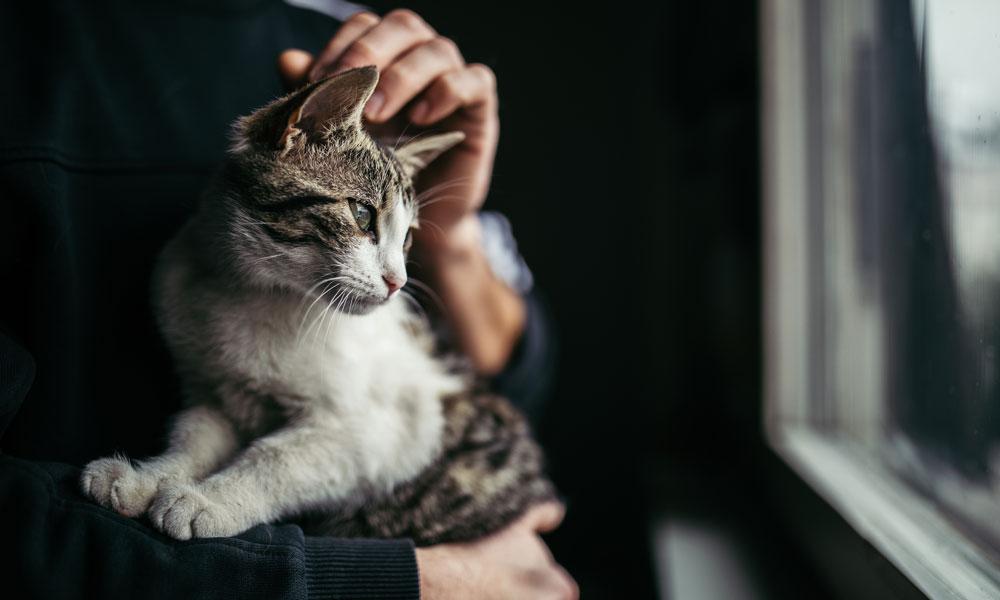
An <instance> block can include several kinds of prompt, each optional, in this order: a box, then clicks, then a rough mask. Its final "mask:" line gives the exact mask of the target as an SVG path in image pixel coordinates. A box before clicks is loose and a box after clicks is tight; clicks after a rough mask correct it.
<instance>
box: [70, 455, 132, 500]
mask: <svg viewBox="0 0 1000 600" xmlns="http://www.w3.org/2000/svg"><path fill="white" fill-rule="evenodd" d="M134 472H135V469H134V468H133V467H132V465H131V464H130V463H129V462H128V460H126V459H124V458H119V457H116V456H113V457H109V458H101V459H98V460H95V461H93V462H91V463H90V464H88V465H87V466H86V467H84V469H83V475H82V476H81V477H80V486H81V487H82V488H83V493H84V495H86V496H88V497H89V498H91V499H92V500H93V501H94V502H97V503H98V504H100V505H101V506H104V507H107V508H112V506H111V487H112V486H113V485H114V483H115V482H116V481H118V480H119V479H121V478H122V477H124V476H126V475H127V474H129V473H134Z"/></svg>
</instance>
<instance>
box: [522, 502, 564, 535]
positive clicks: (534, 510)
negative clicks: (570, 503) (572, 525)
mask: <svg viewBox="0 0 1000 600" xmlns="http://www.w3.org/2000/svg"><path fill="white" fill-rule="evenodd" d="M565 516H566V507H565V506H563V504H562V503H561V502H555V501H551V502H546V503H545V504H539V505H537V506H533V507H531V508H530V509H528V512H526V513H524V516H522V517H521V519H520V521H519V523H520V524H521V525H524V526H525V527H528V528H529V529H531V530H532V531H537V532H539V533H547V532H549V531H553V530H554V529H555V528H557V527H559V524H560V523H562V521H563V518H564V517H565Z"/></svg>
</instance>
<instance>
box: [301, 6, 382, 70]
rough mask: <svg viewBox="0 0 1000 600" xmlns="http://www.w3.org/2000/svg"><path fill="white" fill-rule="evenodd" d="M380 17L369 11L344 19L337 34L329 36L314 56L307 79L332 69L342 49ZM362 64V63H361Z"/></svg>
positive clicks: (361, 34)
mask: <svg viewBox="0 0 1000 600" xmlns="http://www.w3.org/2000/svg"><path fill="white" fill-rule="evenodd" d="M379 21H380V19H379V18H378V16H376V15H374V14H372V13H370V12H359V13H358V14H356V15H354V16H352V17H351V18H349V19H347V20H346V21H344V24H343V25H341V26H340V29H338V30H337V34H336V35H334V36H333V37H332V38H330V41H329V42H327V43H326V47H325V48H323V51H322V52H320V53H319V56H317V57H316V62H315V63H314V64H313V67H312V69H311V70H310V71H309V80H310V81H316V80H317V79H320V78H321V77H323V75H324V74H325V73H327V72H330V71H331V70H332V67H333V65H334V64H335V63H336V62H337V59H339V58H340V56H341V55H342V54H343V53H344V50H347V48H348V47H349V46H350V45H351V44H353V43H354V42H355V41H357V40H358V38H360V37H361V36H363V35H364V34H366V33H368V32H369V31H370V30H371V29H372V28H373V27H375V26H376V25H378V23H379ZM361 66H363V65H361Z"/></svg>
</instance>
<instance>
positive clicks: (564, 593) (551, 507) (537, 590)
mask: <svg viewBox="0 0 1000 600" xmlns="http://www.w3.org/2000/svg"><path fill="white" fill-rule="evenodd" d="M564 514H565V511H564V509H563V507H562V505H560V504H557V503H555V502H550V503H547V504H541V505H538V506H535V507H533V508H531V509H530V510H529V511H528V512H527V513H525V515H524V516H523V517H521V518H520V519H519V520H518V521H516V522H514V523H513V524H511V525H509V526H508V527H507V528H506V529H502V530H500V531H498V532H496V533H494V534H492V535H490V536H487V537H485V538H483V539H481V540H477V541H474V542H469V543H464V544H441V545H439V546H430V547H428V548H418V549H417V565H418V568H419V570H420V597H421V598H425V599H426V600H465V599H467V598H480V599H483V600H501V599H502V600H535V599H558V600H576V599H577V598H579V596H580V591H579V589H578V588H577V585H576V582H575V581H573V578H572V577H570V576H569V574H568V573H567V572H566V571H565V569H563V568H562V567H560V566H559V565H558V564H556V562H555V561H554V560H553V559H552V554H551V553H550V552H549V549H548V548H547V547H546V546H545V542H543V541H542V539H541V538H540V537H539V535H538V534H539V533H543V532H546V531H551V530H553V529H555V528H556V527H558V526H559V523H560V522H561V521H562V518H563V515H564Z"/></svg>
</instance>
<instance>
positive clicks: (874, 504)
mask: <svg viewBox="0 0 1000 600" xmlns="http://www.w3.org/2000/svg"><path fill="white" fill-rule="evenodd" d="M869 4H870V5H874V4H875V3H869ZM823 5H824V3H820V2H812V1H810V0H763V1H762V3H761V10H760V27H759V31H760V42H761V53H760V56H761V69H760V72H761V93H762V97H761V115H760V116H761V144H762V148H761V150H762V154H761V156H762V159H761V161H762V162H761V168H762V186H763V189H762V203H763V205H762V226H763V236H762V239H763V241H762V243H763V248H762V253H763V256H762V260H763V294H764V298H763V300H764V301H763V302H762V311H763V314H762V319H763V330H764V336H763V338H764V342H763V343H764V348H763V353H764V394H763V396H764V403H765V404H764V431H765V437H766V439H767V442H768V444H769V445H770V447H771V449H772V450H773V451H774V452H775V453H776V455H777V456H778V457H779V458H780V459H781V460H783V461H784V462H785V463H786V464H787V465H788V466H789V467H790V468H791V470H792V471H793V472H794V473H795V474H796V475H797V476H798V477H799V478H800V480H801V481H802V482H803V483H805V484H806V485H807V486H809V487H810V488H811V489H812V490H813V491H815V493H816V494H818V495H819V496H820V497H821V498H822V499H823V500H824V501H825V502H826V503H828V504H829V506H830V507H832V508H833V509H834V510H835V511H836V512H837V513H838V514H839V515H840V516H841V517H842V518H843V519H844V520H845V521H846V522H847V523H848V524H849V525H850V527H851V528H852V529H853V531H854V532H856V534H857V535H859V536H860V537H861V538H863V539H864V540H865V541H866V542H868V543H870V544H871V546H872V547H874V548H875V549H876V550H877V551H878V552H879V553H880V554H881V555H882V556H884V557H885V559H886V560H887V561H888V562H889V563H890V564H891V565H892V566H893V567H894V568H895V569H897V570H898V571H899V572H900V573H901V574H902V575H904V576H905V577H906V578H907V579H908V580H909V581H910V582H912V583H913V585H914V586H916V588H917V589H919V590H920V591H921V592H922V593H923V594H926V595H927V596H929V597H933V598H963V599H979V598H984V599H985V598H1000V570H998V569H997V567H996V565H994V564H993V563H992V562H991V561H990V560H989V559H988V558H986V557H985V556H984V553H983V552H982V551H981V549H980V548H979V547H978V546H977V545H976V544H975V543H974V542H973V541H972V540H971V539H970V538H969V537H968V536H967V535H966V534H965V533H964V532H963V531H962V530H960V529H959V528H958V526H956V524H955V523H954V522H953V521H951V520H949V519H946V518H944V517H943V516H942V515H941V513H940V512H939V510H938V508H937V507H936V506H935V505H934V504H933V503H932V502H931V501H929V500H928V499H926V498H924V497H923V496H921V495H920V494H918V493H917V492H916V491H914V490H913V489H912V488H911V487H910V486H909V485H908V484H907V483H906V482H904V481H902V479H901V478H900V477H899V476H898V474H896V473H894V472H892V471H891V470H889V468H888V467H887V466H885V465H884V464H883V463H882V462H881V461H880V460H879V459H878V458H877V457H876V456H875V454H874V452H872V451H871V449H870V447H869V446H868V445H866V444H865V443H864V441H866V440H870V441H874V439H875V436H878V435H879V432H880V430H881V423H882V416H881V415H880V414H879V410H880V407H871V406H868V407H866V406H865V402H864V394H865V389H867V388H865V387H864V382H862V384H861V387H860V388H859V389H860V393H859V396H860V400H859V398H858V397H852V398H850V399H846V398H845V396H847V395H850V394H827V393H825V391H824V389H821V386H822V385H823V382H817V381H816V379H817V377H819V375H817V372H816V370H815V362H816V352H822V351H825V350H824V348H825V347H826V345H825V343H824V340H823V335H824V333H825V332H824V331H823V327H816V326H815V325H816V314H817V312H822V308H823V307H817V306H816V303H817V301H818V300H817V298H816V295H815V294H813V293H812V292H811V291H810V290H811V287H810V286H811V284H813V283H814V280H815V278H816V277H817V275H816V273H815V272H814V270H813V269H812V268H811V266H812V265H814V264H815V261H816V260H818V259H825V256H817V253H818V252H820V250H821V249H822V248H821V247H819V246H818V245H817V243H816V238H815V236H814V235H812V234H814V233H815V227H816V221H817V219H816V215H815V214H811V211H813V210H814V208H813V207H812V206H811V205H812V204H814V203H811V202H806V201H804V199H806V198H811V197H813V196H814V195H815V194H817V193H818V194H820V195H821V197H822V198H823V199H824V202H826V199H827V198H834V200H835V199H836V195H837V194H841V195H846V196H850V193H851V192H850V190H848V189H846V188H845V189H840V190H839V191H838V190H837V189H832V190H831V189H817V188H816V186H817V185H821V186H822V185H830V184H828V183H827V181H830V180H832V185H834V186H836V185H837V184H838V183H839V184H845V182H844V181H840V182H838V181H836V180H837V178H838V177H841V178H843V177H848V176H849V174H850V166H849V165H839V166H838V165H833V169H832V170H833V174H832V175H831V174H829V172H828V173H827V176H826V177H825V178H821V179H824V180H825V181H821V182H819V183H817V177H816V170H817V165H816V164H814V161H813V159H812V158H811V155H810V152H809V148H810V145H809V144H810V140H811V139H812V137H811V134H813V133H815V132H814V131H811V128H812V129H815V127H816V126H817V125H816V123H815V121H814V119H815V115H814V114H813V113H811V112H810V110H813V112H815V110H816V108H815V102H819V101H820V99H815V98H813V99H811V98H809V94H808V92H807V90H808V89H809V81H808V78H809V77H817V76H823V75H822V73H821V72H820V73H817V69H816V67H817V65H816V64H812V63H814V62H815V60H816V57H815V55H814V54H812V55H811V54H810V52H809V47H808V45H807V43H806V42H807V40H808V39H811V37H810V36H811V32H810V27H815V26H816V25H815V24H816V22H817V15H816V14H815V13H816V11H820V10H822V6H823ZM861 5H862V3H859V2H850V3H848V2H844V3H841V4H837V5H836V7H835V9H836V10H838V11H841V14H840V15H839V16H840V17H841V18H842V19H844V22H845V23H846V24H847V26H851V27H854V26H856V27H866V26H870V25H871V23H866V22H865V20H866V17H865V15H864V14H863V12H864V8H863V7H860V6H861ZM859 7H860V8H859ZM855 9H856V10H855ZM852 11H853V12H852ZM811 13H812V14H811ZM812 33H814V32H812ZM824 43H825V42H824ZM823 216H824V217H825V218H829V219H831V220H833V221H835V220H836V219H837V218H838V215H837V213H836V212H832V213H827V214H825V215H823ZM827 225H829V224H827ZM832 226H836V224H835V223H834V224H833V225H832ZM873 376H875V377H877V376H878V374H877V373H875V374H874V375H873ZM869 383H871V385H869V386H868V387H869V388H872V389H874V388H873V387H872V386H874V385H875V384H874V383H872V382H869ZM817 400H819V401H818V402H817ZM869 404H870V403H869ZM873 409H874V410H873ZM838 430H848V431H850V432H851V433H852V441H850V442H849V441H848V440H847V439H846V438H845V437H844V436H840V435H838V434H837V433H836V431H838ZM856 440H861V441H862V443H860V444H859V443H857V442H856Z"/></svg>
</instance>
